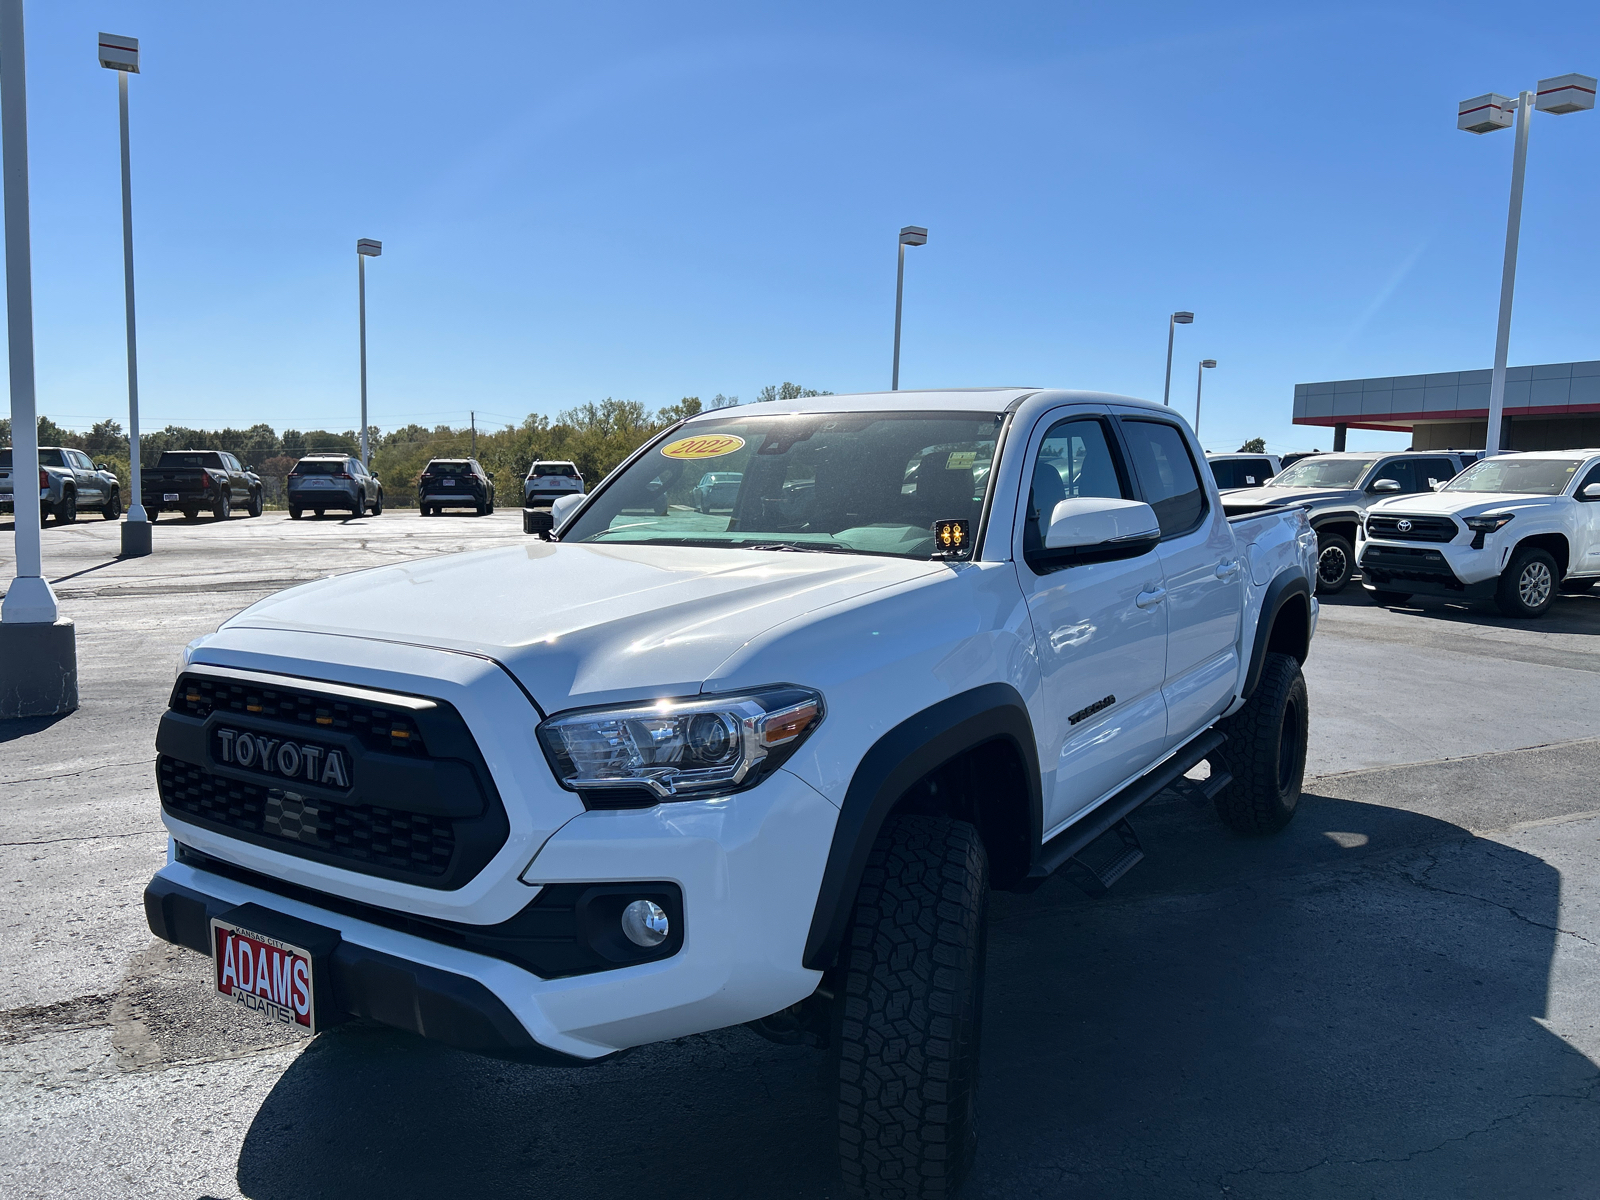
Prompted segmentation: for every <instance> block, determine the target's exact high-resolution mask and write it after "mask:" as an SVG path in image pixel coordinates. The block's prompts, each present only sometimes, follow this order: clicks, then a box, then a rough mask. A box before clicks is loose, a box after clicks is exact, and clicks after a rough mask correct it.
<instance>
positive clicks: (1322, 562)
mask: <svg viewBox="0 0 1600 1200" xmlns="http://www.w3.org/2000/svg"><path fill="white" fill-rule="evenodd" d="M1355 567H1356V548H1355V547H1354V546H1352V545H1351V544H1350V539H1349V538H1347V537H1342V536H1341V535H1339V534H1337V533H1322V534H1318V535H1317V594H1318V595H1319V596H1336V595H1338V594H1339V593H1340V592H1342V591H1344V589H1345V585H1346V584H1348V583H1349V582H1350V576H1351V574H1352V572H1354V571H1355Z"/></svg>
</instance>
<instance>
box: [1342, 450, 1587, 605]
mask: <svg viewBox="0 0 1600 1200" xmlns="http://www.w3.org/2000/svg"><path fill="white" fill-rule="evenodd" d="M1363 532H1364V535H1365V536H1364V540H1363V541H1362V544H1361V553H1360V564H1361V576H1362V585H1363V586H1364V587H1365V588H1366V589H1367V591H1368V592H1369V593H1370V594H1371V595H1372V597H1373V599H1375V600H1377V601H1378V603H1380V604H1402V603H1404V602H1405V601H1407V600H1409V599H1410V598H1411V597H1412V596H1418V595H1421V596H1438V597H1443V598H1444V599H1447V600H1478V599H1483V600H1491V599H1492V600H1493V601H1494V602H1495V604H1496V605H1497V606H1498V607H1499V609H1500V611H1501V612H1503V613H1505V614H1506V616H1508V617H1537V616H1539V615H1540V614H1542V613H1543V612H1545V610H1546V609H1548V608H1549V607H1550V605H1551V604H1552V603H1553V602H1554V600H1555V597H1556V593H1557V592H1558V591H1567V592H1583V591H1587V590H1589V589H1590V588H1591V587H1593V586H1594V584H1595V582H1596V581H1597V580H1600V450H1559V451H1557V450H1551V451H1539V452H1535V453H1523V454H1501V455H1497V456H1495V457H1494V458H1486V459H1484V460H1483V461H1482V462H1479V463H1477V464H1475V465H1474V466H1471V467H1468V468H1467V469H1466V470H1465V471H1463V472H1462V473H1461V474H1460V475H1458V476H1456V477H1455V478H1454V479H1452V480H1451V481H1450V482H1449V483H1447V484H1445V485H1444V486H1443V487H1441V488H1440V489H1439V490H1438V491H1435V492H1431V493H1424V494H1422V495H1416V496H1403V497H1402V496H1396V497H1393V498H1392V499H1387V500H1383V501H1380V502H1379V503H1377V504H1374V505H1373V506H1372V507H1371V508H1369V509H1368V510H1367V514H1366V518H1365V527H1364V531H1363Z"/></svg>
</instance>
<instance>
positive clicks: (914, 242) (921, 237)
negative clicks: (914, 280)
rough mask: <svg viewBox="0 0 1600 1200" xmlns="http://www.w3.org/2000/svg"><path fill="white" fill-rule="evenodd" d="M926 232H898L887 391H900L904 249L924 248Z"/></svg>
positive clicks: (914, 229) (910, 228) (907, 228)
mask: <svg viewBox="0 0 1600 1200" xmlns="http://www.w3.org/2000/svg"><path fill="white" fill-rule="evenodd" d="M927 244H928V231H927V230H926V229H924V228H923V227H922V226H921V225H907V226H905V227H904V228H903V229H901V230H900V266H899V269H898V271H897V272H896V273H895V277H894V371H893V373H892V374H891V375H890V377H889V390H890V391H891V392H898V391H899V390H900V297H901V295H902V293H903V292H904V291H905V285H906V247H907V246H926V245H927Z"/></svg>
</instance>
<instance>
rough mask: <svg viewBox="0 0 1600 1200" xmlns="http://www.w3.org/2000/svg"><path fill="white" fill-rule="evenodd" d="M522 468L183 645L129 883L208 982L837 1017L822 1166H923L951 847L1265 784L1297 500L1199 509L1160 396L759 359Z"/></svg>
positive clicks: (971, 957)
mask: <svg viewBox="0 0 1600 1200" xmlns="http://www.w3.org/2000/svg"><path fill="white" fill-rule="evenodd" d="M708 464H713V465H714V468H715V469H716V470H718V471H727V472H730V473H737V474H738V475H739V477H740V485H739V491H738V495H737V496H736V497H735V499H734V501H733V503H732V507H731V509H721V510H718V511H716V512H712V513H706V512H701V511H697V509H696V507H695V506H694V504H693V503H692V501H691V498H690V493H691V491H692V489H693V488H694V487H695V485H696V482H697V481H698V480H700V479H701V478H702V476H703V475H704V474H705V472H706V471H707V470H708V469H712V467H711V466H708ZM557 506H558V511H557V512H556V514H555V532H554V533H553V534H548V533H547V534H546V535H544V536H543V537H541V538H539V539H537V540H535V539H530V540H529V541H528V542H527V543H526V544H524V545H518V546H513V547H507V548H501V549H493V550H485V551H480V552H476V553H471V554H463V555H455V556H449V557H441V558H436V559H431V560H426V561H419V562H411V563H407V564H403V565H397V566H389V567H382V568H378V569H375V570H370V571H364V572H358V573H355V574H351V575H345V576H341V577H338V578H334V579H328V580H324V581H321V582H318V583H312V584H307V585H305V586H302V587H297V588H294V589H291V590H289V591H286V592H283V593H281V594H279V595H277V596H274V597H272V598H270V599H268V600H264V601H262V602H261V603H259V604H256V605H254V606H253V607H251V608H249V609H247V610H245V611H244V612H242V613H240V614H239V615H238V616H236V617H234V618H232V619H231V620H229V621H228V622H226V623H225V624H224V625H223V626H222V628H221V629H219V630H218V631H217V632H216V633H214V634H211V635H209V636H206V637H203V638H200V639H198V640H197V641H196V642H194V643H193V644H191V645H190V646H189V647H188V649H187V650H186V652H185V655H184V659H183V663H182V664H181V666H180V668H179V675H178V678H177V682H176V684H175V686H174V688H173V691H172V696H171V704H170V709H169V711H167V712H166V713H165V714H164V716H163V717H162V720H161V723H160V728H159V731H158V734H157V741H156V746H157V751H158V767H157V774H158V782H159V790H160V797H161V804H162V810H163V818H164V820H165V822H166V826H167V828H168V830H169V831H170V833H171V838H172V843H171V846H172V848H171V854H170V858H169V862H168V864H167V865H166V867H164V868H163V869H162V870H161V871H160V873H159V874H158V875H157V876H156V877H155V878H154V879H153V880H152V881H151V883H150V885H149V888H148V890H147V891H146V893H145V906H146V913H147V916H148V919H149V923H150V927H151V929H152V930H153V931H154V932H155V933H156V934H157V935H159V936H160V937H163V938H165V939H167V940H168V941H171V942H175V943H177V944H180V945H185V946H189V947H192V948H194V949H195V950H198V951H200V952H202V953H205V954H209V955H212V956H213V957H214V960H215V961H214V963H213V974H214V988H215V990H216V991H217V992H219V993H221V994H222V995H223V996H224V997H227V998H228V1000H229V1001H230V1002H232V1003H233V1004H235V1005H237V1006H238V1013H239V1018H240V1019H241V1020H245V1019H251V1020H255V1019H268V1020H273V1021H278V1022H282V1023H285V1024H296V1025H299V1026H300V1027H301V1028H302V1029H304V1030H306V1031H309V1032H315V1031H316V1030H320V1029H324V1028H327V1027H328V1026H330V1025H332V1024H334V1023H336V1022H339V1021H342V1020H345V1019H347V1018H349V1017H363V1018H368V1019H372V1020H376V1021H379V1022H383V1023H386V1024H388V1025H390V1026H394V1027H396V1028H399V1029H402V1030H409V1031H412V1032H414V1033H417V1034H420V1035H422V1036H425V1037H430V1038H436V1039H439V1040H440V1041H442V1042H445V1043H448V1044H450V1045H453V1046H457V1047H460V1048H463V1049H466V1050H471V1051H477V1052H481V1053H485V1054H492V1055H499V1056H504V1057H510V1058H515V1059H522V1060H527V1061H535V1062H545V1063H559V1064H569V1065H571V1064H581V1063H585V1062H593V1061H595V1060H598V1059H602V1058H604V1057H606V1056H608V1055H612V1054H616V1053H618V1052H619V1051H624V1050H627V1049H628V1048H630V1047H633V1046H638V1045H641V1044H644V1043H649V1042H655V1041H659V1040H662V1039H667V1038H674V1037H680V1036H684V1035H688V1034H693V1033H697V1032H701V1031H705V1030H710V1029H715V1028H719V1027H724V1026H728V1025H732V1024H736V1023H750V1024H751V1025H752V1026H753V1027H754V1028H756V1029H757V1030H758V1031H760V1032H762V1033H764V1034H765V1035H767V1036H769V1037H772V1038H775V1039H778V1040H780V1041H788V1042H809V1043H812V1044H816V1045H826V1046H829V1047H831V1050H832V1053H833V1054H834V1056H835V1058H834V1061H835V1063H836V1068H837V1087H838V1104H839V1108H838V1112H839V1145H840V1155H841V1162H842V1165H843V1172H844V1177H845V1180H846V1182H847V1184H848V1186H849V1188H850V1190H851V1191H852V1192H854V1193H856V1194H865V1195H871V1196H943V1195H949V1194H951V1193H952V1192H953V1191H954V1190H955V1188H956V1187H957V1186H958V1185H959V1182H960V1179H961V1176H962V1174H963V1172H964V1170H965V1168H966V1165H967V1163H968V1161H969V1159H970V1156H971V1151H972V1146H973V1142H974V1137H975V1129H976V1126H975V1123H974V1121H975V1107H974V1101H975V1091H976V1083H977V1077H978V1076H977V1057H978V1041H979V1027H980V1023H981V1010H982V995H983V973H984V947H985V941H986V937H985V929H986V915H985V914H986V911H987V908H986V898H987V895H988V893H989V890H990V889H991V888H1006V889H1014V890H1028V889H1030V888H1032V887H1034V886H1036V885H1037V884H1038V883H1040V882H1041V881H1042V880H1044V879H1045V878H1047V877H1048V876H1049V875H1050V874H1051V873H1052V872H1053V871H1055V870H1056V869H1058V868H1062V867H1067V866H1068V865H1069V864H1071V871H1072V873H1073V874H1074V875H1075V876H1076V877H1078V878H1079V879H1080V880H1081V881H1082V882H1083V883H1084V884H1085V886H1086V887H1089V888H1090V889H1091V890H1092V889H1096V888H1103V887H1105V886H1109V885H1110V883H1112V882H1113V881H1114V880H1115V879H1116V878H1117V877H1118V876H1119V875H1120V874H1121V873H1122V872H1124V871H1126V870H1127V868H1128V867H1129V866H1131V865H1132V864H1133V863H1134V862H1136V861H1138V859H1139V857H1140V856H1141V851H1140V850H1139V847H1138V840H1137V837H1136V835H1135V834H1134V831H1133V829H1132V827H1131V825H1129V824H1128V822H1127V820H1126V818H1127V816H1128V814H1129V813H1130V812H1132V811H1133V810H1134V809H1135V808H1137V807H1138V806H1139V805H1140V804H1142V803H1143V802H1144V801H1146V800H1148V799H1149V798H1151V797H1152V796H1154V795H1155V794H1156V793H1157V792H1159V791H1161V790H1162V789H1164V788H1168V787H1174V788H1177V789H1179V790H1182V791H1184V792H1186V794H1188V795H1189V796H1190V797H1191V798H1193V799H1197V800H1202V801H1210V802H1214V804H1215V807H1216V811H1217V812H1218V814H1219V815H1220V817H1221V819H1222V820H1223V821H1224V822H1225V823H1226V824H1227V825H1229V826H1231V827H1232V828H1234V829H1236V830H1238V831H1240V832H1241V833H1246V834H1260V833H1269V832H1272V831H1274V830H1277V829H1279V828H1281V827H1282V826H1283V825H1284V824H1285V823H1286V822H1288V820H1289V819H1290V817H1291V816H1292V815H1293V813H1294V810H1295V805H1296V802H1297V800H1298V798H1299V795H1300V787H1301V778H1302V775H1303V772H1304V766H1305V753H1306V733H1307V724H1306V722H1307V703H1306V691H1305V684H1304V681H1303V679H1302V676H1301V672H1300V665H1301V662H1302V661H1303V660H1304V659H1305V657H1306V654H1307V652H1308V650H1309V647H1310V642H1311V637H1312V633H1313V631H1314V629H1315V626H1316V618H1317V603H1316V601H1315V599H1314V598H1313V596H1312V579H1313V572H1314V568H1315V561H1316V537H1315V534H1314V533H1313V532H1312V530H1311V529H1310V527H1309V525H1308V524H1307V521H1306V518H1305V515H1304V513H1303V512H1302V511H1300V510H1298V509H1294V510H1287V511H1271V512H1263V513H1259V514H1256V515H1253V516H1249V517H1245V518H1239V519H1234V520H1230V519H1229V518H1228V517H1227V516H1226V515H1225V514H1224V513H1223V510H1222V506H1221V504H1220V503H1219V501H1218V495H1217V490H1216V485H1215V483H1214V481H1213V480H1212V478H1211V472H1210V471H1208V470H1206V469H1205V457H1204V455H1203V453H1202V451H1201V449H1200V446H1199V444H1198V443H1197V442H1196V441H1195V438H1194V436H1193V434H1192V433H1191V432H1190V431H1189V429H1188V427H1187V426H1186V425H1184V424H1183V422H1182V421H1181V420H1180V419H1178V418H1176V417H1174V416H1173V415H1172V413H1171V410H1170V409H1166V408H1164V407H1162V406H1160V405H1155V404H1149V403H1145V402H1142V401H1138V400H1131V399H1126V398H1123V397H1119V396H1111V395H1101V394H1097V393H1085V392H1063V391H1042V390H1037V389H993V390H990V389H985V390H973V391H932V392H899V393H892V394H886V395H883V394H880V395H862V396H818V397H809V398H804V399H796V400H787V401H777V402H772V403H763V404H754V405H749V406H746V407H742V408H739V409H734V410H722V411H719V412H714V413H707V414H702V415H700V416H698V417H694V418H692V419H690V420H688V421H687V422H685V423H682V424H680V425H679V426H677V427H674V428H673V429H671V430H669V431H667V432H666V433H664V434H662V435H661V436H660V437H658V438H656V439H655V440H654V441H652V442H651V443H649V444H648V445H646V446H644V447H642V448H641V449H640V450H639V451H638V452H637V453H635V454H634V455H633V456H632V458H630V459H629V460H628V461H627V462H626V463H624V464H623V465H622V466H621V467H620V468H619V469H618V470H617V471H615V472H613V473H612V474H611V475H610V476H609V477H608V478H607V479H606V480H605V482H604V483H603V484H601V485H600V487H599V488H597V489H596V491H595V492H594V493H593V494H591V495H589V496H586V497H573V498H572V499H571V500H566V499H563V500H560V501H557ZM1207 759H1209V761H1210V765H1211V774H1210V776H1209V778H1208V779H1207V780H1206V781H1205V782H1204V783H1197V782H1194V781H1189V780H1185V779H1184V776H1185V774H1186V773H1187V772H1188V771H1190V769H1191V768H1193V767H1196V766H1198V765H1199V764H1200V763H1201V762H1202V761H1203V760H1207Z"/></svg>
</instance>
